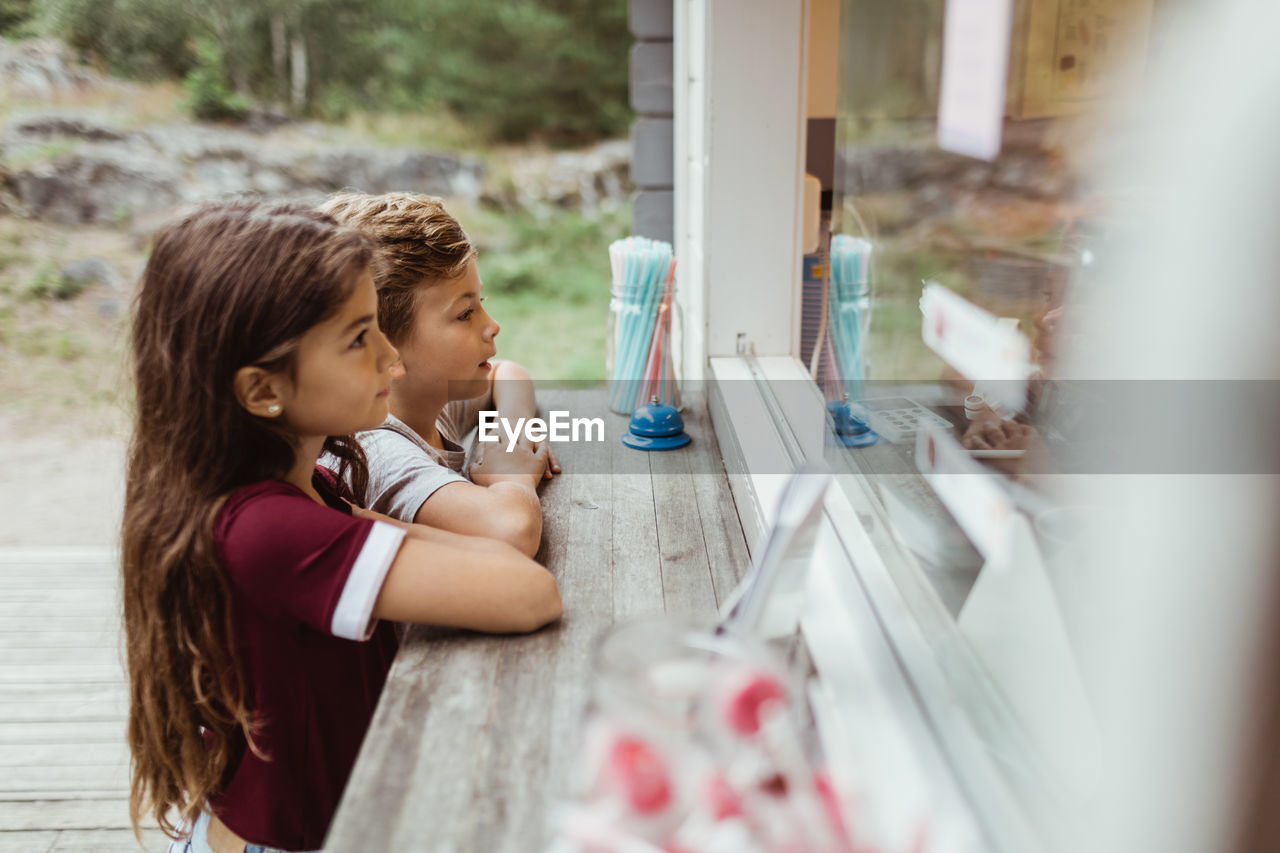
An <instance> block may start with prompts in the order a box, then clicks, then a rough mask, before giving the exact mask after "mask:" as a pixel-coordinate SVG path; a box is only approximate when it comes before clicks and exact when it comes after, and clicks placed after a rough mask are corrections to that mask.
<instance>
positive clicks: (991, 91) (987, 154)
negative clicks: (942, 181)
mask: <svg viewBox="0 0 1280 853" xmlns="http://www.w3.org/2000/svg"><path fill="white" fill-rule="evenodd" d="M1012 20H1013V0H947V15H946V20H945V22H944V24H943V37H942V39H943V40H942V86H941V92H940V95H939V102H938V145H939V146H941V147H942V148H945V149H946V150H948V151H954V152H956V153H957V154H966V155H968V156H970V157H979V158H981V159H983V160H991V159H994V158H995V156H996V155H997V154H999V153H1000V131H1001V126H1002V122H1003V120H1004V87H1005V75H1006V73H1007V70H1008V65H1009V29H1010V26H1011V25H1012Z"/></svg>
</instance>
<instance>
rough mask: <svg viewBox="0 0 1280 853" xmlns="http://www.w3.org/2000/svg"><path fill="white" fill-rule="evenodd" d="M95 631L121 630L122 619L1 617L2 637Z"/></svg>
mask: <svg viewBox="0 0 1280 853" xmlns="http://www.w3.org/2000/svg"><path fill="white" fill-rule="evenodd" d="M61 630H67V631H93V632H95V633H102V632H111V633H112V634H113V635H114V634H115V633H116V632H118V631H119V630H120V619H119V618H117V617H116V616H115V615H114V614H111V615H107V614H104V613H97V614H92V615H85V614H83V613H81V614H77V615H72V614H68V613H54V614H47V613H46V614H43V615H39V616H35V615H30V616H23V615H19V616H13V615H9V616H0V636H3V635H5V634H8V633H19V634H28V633H30V632H32V631H61Z"/></svg>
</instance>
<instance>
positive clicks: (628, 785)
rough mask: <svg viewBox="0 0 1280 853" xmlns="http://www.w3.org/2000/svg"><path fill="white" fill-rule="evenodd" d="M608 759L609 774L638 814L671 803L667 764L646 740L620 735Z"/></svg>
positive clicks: (613, 783) (654, 811)
mask: <svg viewBox="0 0 1280 853" xmlns="http://www.w3.org/2000/svg"><path fill="white" fill-rule="evenodd" d="M605 762H606V763H605V772H606V778H608V779H609V781H610V782H611V783H612V785H613V787H614V788H615V789H616V790H617V791H618V792H619V793H621V794H622V796H623V797H624V798H625V799H626V801H627V805H629V806H630V807H631V810H632V811H633V812H635V813H636V814H642V815H651V814H656V813H657V812H660V811H662V810H663V809H665V808H666V807H667V806H668V805H669V804H670V803H671V782H670V779H669V778H668V775H667V768H666V765H665V764H663V761H662V757H661V756H659V755H658V753H657V752H655V751H654V750H653V749H652V748H650V746H649V745H648V744H647V743H645V742H644V741H642V740H640V739H639V738H635V737H631V736H629V735H620V736H619V737H618V739H617V740H615V741H614V742H613V745H612V747H611V748H610V750H609V754H608V757H607V758H606V759H605Z"/></svg>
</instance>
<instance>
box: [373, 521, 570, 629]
mask: <svg viewBox="0 0 1280 853" xmlns="http://www.w3.org/2000/svg"><path fill="white" fill-rule="evenodd" d="M400 526H402V527H406V528H408V529H411V530H410V532H411V535H408V536H406V537H405V539H404V541H403V542H402V543H401V545H400V550H399V551H398V552H397V554H396V557H395V559H394V560H393V561H392V564H391V567H390V568H389V569H388V570H387V575H386V578H385V579H384V580H383V582H382V588H381V589H380V590H379V592H378V597H377V600H376V601H375V602H374V606H373V615H374V616H376V617H377V618H379V619H390V620H394V621H397V622H419V623H424V624H429V625H443V626H446V627H453V628H468V629H471V630H474V631H487V632H491V633H497V634H514V633H524V632H528V631H536V630H537V629H538V628H541V627H542V626H543V625H546V624H548V623H549V622H554V621H555V620H556V619H558V618H560V612H561V604H560V592H559V590H558V589H557V588H556V582H555V579H554V578H553V577H552V576H551V573H550V572H548V571H547V570H546V569H544V568H543V567H542V566H539V565H538V564H537V563H535V562H533V560H531V559H529V558H528V557H526V556H524V555H523V554H521V553H519V552H518V551H516V550H515V549H514V548H512V547H510V546H509V545H506V544H504V543H501V542H495V541H492V540H484V539H477V538H475V537H470V536H462V535H459V534H456V533H450V532H448V531H445V530H434V529H432V528H428V527H423V526H422V525H413V524H410V525H405V524H403V523H401V524H400Z"/></svg>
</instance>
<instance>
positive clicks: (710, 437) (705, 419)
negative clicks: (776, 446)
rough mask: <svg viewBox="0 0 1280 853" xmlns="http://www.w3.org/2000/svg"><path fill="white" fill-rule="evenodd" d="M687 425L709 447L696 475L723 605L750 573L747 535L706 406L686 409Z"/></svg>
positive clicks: (697, 496) (718, 601) (714, 578)
mask: <svg viewBox="0 0 1280 853" xmlns="http://www.w3.org/2000/svg"><path fill="white" fill-rule="evenodd" d="M684 418H685V428H686V430H687V431H688V432H689V434H690V435H693V436H695V439H694V440H695V441H698V442H700V443H701V444H702V446H703V447H704V448H705V454H706V455H705V456H703V457H702V462H701V464H700V465H698V466H697V467H695V468H694V472H693V475H692V479H693V491H694V498H695V500H696V501H697V505H698V518H699V520H700V522H701V525H702V537H703V544H704V545H705V547H706V552H707V562H708V564H709V566H710V570H711V582H712V586H713V587H714V589H715V595H716V606H717V607H719V606H720V605H721V604H723V603H724V601H725V599H726V598H728V596H729V593H730V592H732V590H733V588H734V587H736V586H737V584H738V581H739V580H741V579H742V576H743V575H744V574H746V572H747V568H748V566H750V564H751V555H750V554H749V553H748V551H747V540H746V534H745V533H744V532H743V529H742V522H741V520H740V519H739V518H738V508H737V506H736V505H735V504H734V502H733V492H732V490H731V489H730V488H729V481H728V478H727V477H726V476H725V472H724V464H723V462H722V461H721V460H722V458H723V457H722V456H721V455H720V445H719V442H718V441H717V440H716V435H715V432H714V431H713V429H712V427H711V417H710V414H709V413H708V411H707V408H706V406H705V405H691V406H688V407H687V408H686V409H685V412H684Z"/></svg>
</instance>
